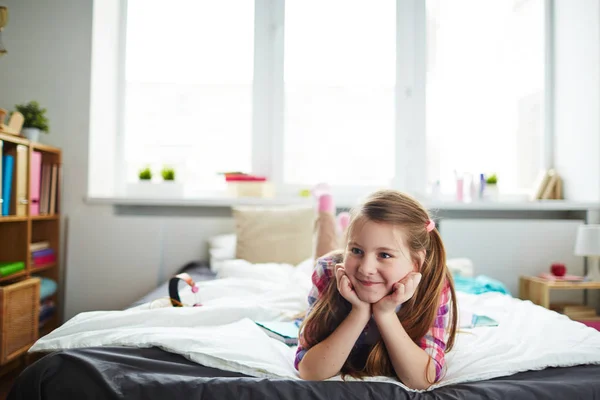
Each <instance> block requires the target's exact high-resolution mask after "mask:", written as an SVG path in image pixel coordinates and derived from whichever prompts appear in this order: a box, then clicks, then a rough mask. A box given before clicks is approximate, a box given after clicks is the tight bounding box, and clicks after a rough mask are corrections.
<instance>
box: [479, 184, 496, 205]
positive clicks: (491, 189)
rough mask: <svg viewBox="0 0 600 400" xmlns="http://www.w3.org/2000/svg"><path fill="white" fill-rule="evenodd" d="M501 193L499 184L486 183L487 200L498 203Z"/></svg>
mask: <svg viewBox="0 0 600 400" xmlns="http://www.w3.org/2000/svg"><path fill="white" fill-rule="evenodd" d="M499 197H500V191H499V190H498V185H497V184H490V183H486V185H485V189H484V195H483V198H484V199H485V200H491V201H498V198H499Z"/></svg>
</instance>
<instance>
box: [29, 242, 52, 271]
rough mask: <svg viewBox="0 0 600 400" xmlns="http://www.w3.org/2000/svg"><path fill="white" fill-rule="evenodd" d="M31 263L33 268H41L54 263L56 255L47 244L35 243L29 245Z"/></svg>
mask: <svg viewBox="0 0 600 400" xmlns="http://www.w3.org/2000/svg"><path fill="white" fill-rule="evenodd" d="M29 251H31V262H32V264H33V266H34V267H43V266H45V265H48V264H54V263H55V262H56V253H54V250H53V249H51V248H50V243H48V242H36V243H31V244H30V245H29Z"/></svg>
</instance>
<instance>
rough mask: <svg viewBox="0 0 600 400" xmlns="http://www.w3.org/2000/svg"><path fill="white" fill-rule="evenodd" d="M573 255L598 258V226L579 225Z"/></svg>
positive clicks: (599, 253)
mask: <svg viewBox="0 0 600 400" xmlns="http://www.w3.org/2000/svg"><path fill="white" fill-rule="evenodd" d="M575 255H577V256H600V225H592V224H590V225H581V226H580V227H579V229H578V230H577V240H576V242H575Z"/></svg>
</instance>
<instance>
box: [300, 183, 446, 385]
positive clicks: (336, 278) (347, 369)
mask: <svg viewBox="0 0 600 400" xmlns="http://www.w3.org/2000/svg"><path fill="white" fill-rule="evenodd" d="M319 201H320V205H319V209H320V211H321V212H320V217H319V219H318V220H317V225H316V229H317V232H316V233H317V252H318V253H317V254H316V255H317V256H322V257H320V258H318V260H317V262H316V266H315V270H314V272H313V275H312V281H313V284H314V286H313V289H312V291H311V293H310V295H309V297H308V302H309V308H308V311H307V314H306V318H305V319H304V321H303V323H302V326H301V328H300V329H301V333H300V345H299V346H298V351H297V353H296V359H295V366H296V368H297V369H298V371H299V373H300V377H301V378H303V379H308V380H323V379H327V378H330V377H333V376H335V375H337V374H339V373H342V374H344V375H345V374H347V375H351V376H354V377H357V378H360V377H364V376H379V375H385V376H394V377H397V379H399V380H400V381H402V383H404V384H405V385H406V386H408V387H410V388H413V389H426V388H428V387H429V386H430V385H431V384H433V383H435V382H436V381H438V380H439V379H440V377H441V375H442V371H443V368H444V355H445V353H446V352H448V351H449V350H450V349H451V348H452V345H453V343H454V336H455V333H456V319H457V312H456V303H455V302H454V301H452V299H454V298H455V295H454V287H453V283H452V277H451V275H450V272H449V270H448V268H447V267H446V253H445V250H444V245H443V243H442V239H441V237H440V235H439V232H438V231H437V230H436V229H435V223H434V222H433V220H431V219H430V217H429V215H428V214H427V211H426V210H425V209H424V208H423V206H421V205H420V204H419V203H418V202H417V201H416V200H414V199H413V198H411V197H409V196H407V195H405V194H403V193H400V192H398V191H393V190H382V191H378V192H376V193H374V194H372V195H371V196H370V197H369V198H368V199H367V200H366V201H365V202H364V203H363V204H362V205H361V206H360V207H359V208H357V209H355V210H353V211H352V213H351V217H350V222H349V225H348V227H347V231H346V244H345V249H344V250H338V251H335V250H333V249H332V248H331V246H332V245H333V244H334V243H335V241H334V240H332V237H333V235H332V234H331V232H335V226H334V224H335V220H334V218H333V213H334V212H335V208H334V207H333V203H332V200H331V197H330V196H329V195H323V196H322V197H321V198H320V199H319ZM323 238H324V239H326V240H323ZM324 243H325V244H324ZM328 246H329V249H328V250H333V251H329V252H328V253H327V254H325V255H323V254H322V252H323V251H325V250H327V247H328ZM319 253H321V254H319Z"/></svg>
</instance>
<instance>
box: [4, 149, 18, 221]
mask: <svg viewBox="0 0 600 400" xmlns="http://www.w3.org/2000/svg"><path fill="white" fill-rule="evenodd" d="M14 166H15V158H14V157H13V156H12V155H9V154H7V155H4V156H3V157H2V174H3V177H2V215H10V212H11V207H10V206H11V204H10V203H11V199H12V197H11V196H12V183H13V169H14Z"/></svg>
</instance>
